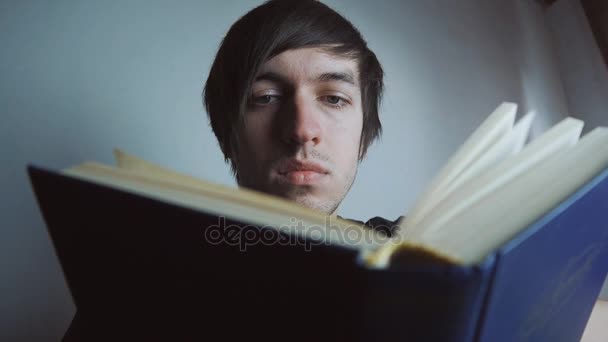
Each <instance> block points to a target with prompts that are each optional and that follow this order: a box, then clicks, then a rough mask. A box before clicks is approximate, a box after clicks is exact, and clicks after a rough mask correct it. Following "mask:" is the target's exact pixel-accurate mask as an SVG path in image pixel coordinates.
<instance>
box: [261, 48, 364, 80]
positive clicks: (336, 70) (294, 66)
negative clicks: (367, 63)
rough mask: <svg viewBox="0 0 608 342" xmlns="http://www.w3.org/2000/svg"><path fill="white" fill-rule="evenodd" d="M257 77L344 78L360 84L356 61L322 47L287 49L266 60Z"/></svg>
mask: <svg viewBox="0 0 608 342" xmlns="http://www.w3.org/2000/svg"><path fill="white" fill-rule="evenodd" d="M258 80H271V81H287V80H291V81H307V82H331V81H342V82H345V83H349V84H351V85H353V86H358V85H359V73H358V66H357V61H356V60H353V59H352V58H349V57H346V56H336V55H334V54H330V53H328V52H326V51H324V50H322V49H320V48H301V49H293V50H287V51H284V52H282V53H280V54H278V55H276V56H274V57H273V58H271V59H270V60H268V61H266V62H265V63H264V64H263V65H262V66H261V67H260V70H259V71H258V74H257V75H256V81H258Z"/></svg>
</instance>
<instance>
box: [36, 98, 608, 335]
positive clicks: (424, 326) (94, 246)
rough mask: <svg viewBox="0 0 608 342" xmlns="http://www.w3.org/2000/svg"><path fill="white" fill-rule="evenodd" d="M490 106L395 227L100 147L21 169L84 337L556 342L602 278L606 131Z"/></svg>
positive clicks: (584, 313) (607, 214) (606, 238)
mask: <svg viewBox="0 0 608 342" xmlns="http://www.w3.org/2000/svg"><path fill="white" fill-rule="evenodd" d="M516 110H517V108H516V105H515V104H512V103H503V104H501V105H500V106H499V107H498V108H497V109H496V110H495V111H494V112H493V113H492V114H491V115H490V116H489V117H488V119H486V120H485V121H484V122H483V123H482V124H481V125H480V126H479V127H478V128H477V129H476V130H475V131H474V132H473V134H472V135H471V136H470V137H469V138H468V139H467V141H466V142H465V143H464V144H463V145H462V146H461V148H460V149H459V150H458V151H457V152H456V153H455V154H454V155H453V157H452V158H451V159H450V160H449V161H448V162H447V163H446V165H445V166H444V168H443V169H442V170H441V171H440V172H439V174H438V176H437V177H436V178H435V179H434V180H433V181H432V183H431V185H430V186H429V187H428V190H427V191H426V192H425V193H423V194H422V196H420V199H419V200H418V201H417V202H416V204H415V205H414V207H413V209H412V210H411V211H410V212H409V213H408V215H407V216H406V218H405V219H404V220H403V221H401V222H399V223H398V224H399V226H400V227H399V228H400V229H399V230H398V231H397V234H395V235H394V236H392V237H388V236H386V235H385V234H383V233H381V232H377V231H374V230H371V229H368V228H366V227H364V226H362V225H360V224H357V223H356V222H352V221H348V220H343V219H339V218H336V217H333V216H327V215H324V214H321V213H319V212H315V211H313V210H310V209H307V208H304V207H301V206H299V205H296V204H294V203H291V202H287V201H284V200H282V199H279V198H275V197H272V196H269V195H265V194H261V193H257V192H254V191H249V190H245V189H232V188H228V187H225V186H221V185H217V184H211V183H208V182H205V181H202V180H199V179H196V178H194V177H190V176H186V175H183V174H180V173H177V172H175V171H172V170H170V169H167V168H164V167H161V166H158V165H155V164H153V163H150V162H148V161H145V160H143V159H140V158H137V157H135V156H131V155H128V154H126V153H124V152H121V151H116V152H115V155H116V159H117V164H118V165H117V166H115V167H114V166H108V165H101V164H98V163H94V162H89V163H83V164H80V165H77V166H74V167H70V168H68V169H66V170H62V171H52V170H47V169H44V168H40V167H35V166H30V167H29V168H28V171H29V174H30V178H31V181H32V184H33V188H34V191H35V194H36V197H37V199H38V203H39V206H40V208H41V211H42V213H43V216H44V218H45V221H46V223H47V227H48V229H49V233H50V236H51V238H52V240H53V243H54V246H55V249H56V251H57V254H58V257H59V259H60V262H61V265H62V268H63V270H64V274H65V276H66V281H67V283H68V286H69V287H70V290H71V293H72V295H73V297H74V301H75V303H76V306H77V308H78V311H79V314H80V315H81V316H82V317H85V318H86V322H87V323H86V329H85V330H86V331H85V332H84V333H83V334H85V335H86V334H88V335H87V336H88V337H87V339H89V340H91V339H95V338H98V339H100V340H103V339H104V338H105V339H107V338H113V339H116V338H117V337H123V338H124V339H126V340H129V339H143V338H146V339H149V338H152V339H162V338H172V339H175V338H178V339H195V338H207V339H212V338H221V339H224V340H225V339H228V340H233V339H256V338H264V339H266V340H284V339H291V340H310V339H315V340H332V341H335V340H348V341H352V340H359V341H365V340H386V341H393V340H395V341H396V340H425V341H427V340H436V341H556V340H563V341H573V340H577V339H579V338H580V336H581V334H582V332H583V329H584V327H585V324H586V322H587V319H588V317H589V314H590V313H591V310H592V308H593V304H594V303H595V300H596V298H597V295H598V293H599V291H600V288H601V286H602V283H603V280H604V278H605V276H606V273H607V272H608V227H607V226H606V224H605V222H608V131H607V130H606V129H605V128H597V129H595V130H593V131H591V132H590V133H588V134H586V135H585V136H583V137H581V138H580V139H579V135H580V133H581V130H582V125H583V123H582V122H581V121H580V120H576V119H573V118H567V119H565V120H563V121H562V122H560V123H558V124H557V125H556V126H554V127H552V128H551V129H550V130H548V131H547V132H546V133H544V134H543V135H541V136H540V137H538V138H536V139H534V140H532V141H531V142H530V143H528V144H526V140H527V132H528V130H529V128H530V125H531V122H532V120H533V117H534V114H528V115H526V116H524V117H523V118H522V119H520V120H519V121H517V123H515V117H516Z"/></svg>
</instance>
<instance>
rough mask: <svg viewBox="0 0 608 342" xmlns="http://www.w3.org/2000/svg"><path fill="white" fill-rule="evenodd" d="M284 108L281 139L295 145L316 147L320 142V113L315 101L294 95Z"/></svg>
mask: <svg viewBox="0 0 608 342" xmlns="http://www.w3.org/2000/svg"><path fill="white" fill-rule="evenodd" d="M287 107H288V108H285V113H284V118H285V119H286V121H287V122H284V128H283V139H284V141H285V142H286V143H289V144H295V145H305V144H312V145H313V146H314V145H317V144H319V143H320V141H321V131H322V125H321V122H320V120H321V113H320V110H319V108H318V104H317V103H316V99H314V98H311V97H306V96H304V95H301V94H294V95H293V96H292V98H291V101H289V103H288V106H287Z"/></svg>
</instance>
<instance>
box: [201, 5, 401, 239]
mask: <svg viewBox="0 0 608 342" xmlns="http://www.w3.org/2000/svg"><path fill="white" fill-rule="evenodd" d="M382 78H383V71H382V67H381V66H380V63H379V62H378V60H377V58H376V56H375V54H374V53H373V52H372V51H371V50H370V49H369V48H368V47H367V44H366V42H365V40H364V39H363V38H362V37H361V34H360V33H359V32H358V31H357V29H356V28H355V27H354V26H353V25H352V24H351V23H350V22H349V21H348V20H346V19H345V18H344V17H342V16H341V15H339V14H338V13H336V12H335V11H334V10H332V9H331V8H329V7H327V6H326V5H324V4H322V3H320V2H318V1H313V0H295V1H292V0H272V1H268V2H266V3H264V4H263V5H261V6H259V7H257V8H255V9H253V10H252V11H250V12H249V13H247V14H246V15H245V16H243V17H242V18H240V19H239V20H238V21H237V22H236V23H235V24H234V25H233V26H232V27H231V28H230V31H229V32H228V34H227V35H226V37H225V38H224V40H223V42H222V44H221V46H220V48H219V51H218V53H217V56H216V58H215V61H214V63H213V66H212V68H211V71H210V73H209V78H208V80H207V83H206V85H205V91H204V102H205V107H206V109H207V113H208V115H209V119H210V122H211V126H212V128H213V131H214V133H215V135H216V137H217V139H218V141H219V145H220V147H221V149H222V152H223V153H224V156H225V159H226V161H227V162H229V163H230V165H231V168H232V171H233V172H234V174H235V176H236V179H237V182H238V184H239V185H240V186H242V187H246V188H250V189H254V190H258V191H261V192H265V193H268V194H272V195H276V196H280V197H283V198H286V199H289V200H293V201H295V202H297V203H299V204H302V205H304V206H306V207H309V208H313V209H317V210H320V211H322V212H325V213H327V214H328V215H333V214H335V213H336V210H337V208H338V206H339V205H340V203H341V202H342V200H343V199H344V197H345V196H346V194H347V193H348V191H349V189H350V188H351V186H352V184H353V182H354V180H355V176H356V174H357V166H358V163H359V162H360V161H361V160H362V159H363V158H364V157H365V153H366V151H367V149H368V147H369V146H370V145H371V144H372V142H373V141H374V140H375V139H376V138H378V137H379V135H380V133H381V130H382V127H381V124H380V120H379V117H378V107H379V104H380V99H381V96H382V89H383V81H382ZM368 225H371V226H378V227H380V226H381V229H383V230H385V231H388V232H389V233H391V232H392V229H391V227H392V226H393V225H392V224H391V222H390V221H386V220H384V219H381V218H374V219H373V220H370V221H368Z"/></svg>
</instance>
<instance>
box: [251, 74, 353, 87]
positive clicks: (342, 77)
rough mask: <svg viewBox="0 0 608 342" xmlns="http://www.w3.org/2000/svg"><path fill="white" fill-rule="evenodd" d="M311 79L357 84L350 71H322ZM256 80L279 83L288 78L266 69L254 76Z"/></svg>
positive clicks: (286, 81)
mask: <svg viewBox="0 0 608 342" xmlns="http://www.w3.org/2000/svg"><path fill="white" fill-rule="evenodd" d="M311 80H312V81H313V82H333V81H338V82H345V83H348V84H351V85H353V86H356V85H357V83H356V82H355V77H354V75H353V74H352V73H351V72H350V71H347V72H324V73H322V74H320V75H318V76H317V77H316V78H312V79H311ZM258 81H271V82H275V83H281V84H286V83H289V82H288V80H287V79H286V78H285V77H284V76H282V75H280V74H278V73H276V72H272V71H268V72H265V73H263V74H261V75H259V76H257V77H256V78H255V80H254V82H258Z"/></svg>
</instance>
